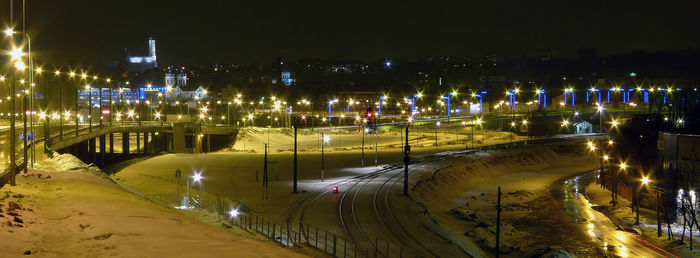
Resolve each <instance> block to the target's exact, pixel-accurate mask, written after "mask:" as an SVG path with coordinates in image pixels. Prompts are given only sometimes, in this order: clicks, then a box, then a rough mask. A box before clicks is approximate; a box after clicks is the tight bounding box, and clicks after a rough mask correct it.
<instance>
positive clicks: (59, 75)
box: [56, 72, 63, 140]
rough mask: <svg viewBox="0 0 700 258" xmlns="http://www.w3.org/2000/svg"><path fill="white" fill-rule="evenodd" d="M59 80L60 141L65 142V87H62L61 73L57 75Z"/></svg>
mask: <svg viewBox="0 0 700 258" xmlns="http://www.w3.org/2000/svg"><path fill="white" fill-rule="evenodd" d="M56 78H58V130H59V135H60V139H61V140H63V85H61V72H58V73H56Z"/></svg>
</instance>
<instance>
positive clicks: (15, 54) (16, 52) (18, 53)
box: [4, 28, 34, 184]
mask: <svg viewBox="0 0 700 258" xmlns="http://www.w3.org/2000/svg"><path fill="white" fill-rule="evenodd" d="M4 32H5V35H6V36H9V37H12V36H13V35H14V34H15V33H16V32H15V31H14V30H12V29H10V28H8V29H6V30H5V31H4ZM21 33H22V35H23V36H24V37H26V39H27V60H28V62H29V72H28V73H27V75H26V76H28V80H29V84H30V85H32V86H33V84H34V77H33V73H32V71H33V69H34V68H33V67H34V63H33V60H32V56H31V53H32V39H31V37H29V34H28V33H27V32H26V31H25V30H24V29H23V30H22V32H21ZM10 54H11V56H12V60H13V61H14V60H17V62H15V68H17V70H20V71H24V69H26V68H27V67H26V65H25V64H24V63H23V62H22V56H23V55H24V53H22V50H21V49H19V48H14V49H13V50H12V52H11V53H10ZM13 81H14V74H13ZM23 81H24V80H23ZM31 91H32V93H33V89H31ZM12 94H15V92H14V88H13V92H12ZM26 95H27V92H26V90H25V92H24V95H23V98H22V103H23V104H22V105H23V109H24V125H23V127H24V130H23V131H24V138H25V139H24V166H23V168H24V171H25V172H26V171H27V103H26V97H27V96H26ZM32 98H33V96H32ZM32 104H33V101H32ZM13 107H14V106H13ZM14 113H15V112H14V111H13V114H14ZM32 121H33V120H32ZM11 130H14V128H13V129H11ZM32 130H33V126H32ZM11 136H12V134H11ZM13 137H14V136H13ZM32 138H33V137H32ZM13 165H14V164H13ZM32 166H33V164H32ZM13 184H14V178H13Z"/></svg>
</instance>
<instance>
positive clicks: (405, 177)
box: [403, 125, 411, 196]
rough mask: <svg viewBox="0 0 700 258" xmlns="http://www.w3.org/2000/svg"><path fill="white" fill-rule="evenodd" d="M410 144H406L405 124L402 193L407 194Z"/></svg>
mask: <svg viewBox="0 0 700 258" xmlns="http://www.w3.org/2000/svg"><path fill="white" fill-rule="evenodd" d="M409 154H411V145H408V125H406V146H405V147H404V157H403V195H404V196H408V163H410V162H411V157H409Z"/></svg>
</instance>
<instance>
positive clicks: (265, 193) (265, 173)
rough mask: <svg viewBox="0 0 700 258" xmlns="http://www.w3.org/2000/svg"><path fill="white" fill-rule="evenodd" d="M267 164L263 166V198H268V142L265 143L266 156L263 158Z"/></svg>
mask: <svg viewBox="0 0 700 258" xmlns="http://www.w3.org/2000/svg"><path fill="white" fill-rule="evenodd" d="M263 162H264V163H265V166H264V167H263V181H262V186H263V200H265V199H266V198H267V143H265V158H264V160H263Z"/></svg>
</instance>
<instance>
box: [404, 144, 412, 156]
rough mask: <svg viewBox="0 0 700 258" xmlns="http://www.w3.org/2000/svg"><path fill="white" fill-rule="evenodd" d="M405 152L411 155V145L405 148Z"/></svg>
mask: <svg viewBox="0 0 700 258" xmlns="http://www.w3.org/2000/svg"><path fill="white" fill-rule="evenodd" d="M404 152H405V153H406V155H409V154H411V145H406V147H405V148H404Z"/></svg>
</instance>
